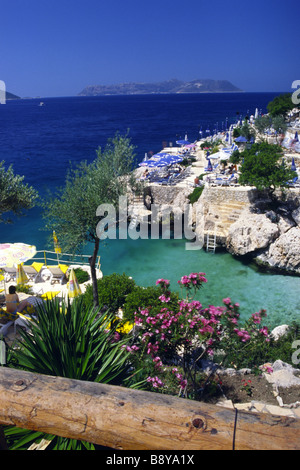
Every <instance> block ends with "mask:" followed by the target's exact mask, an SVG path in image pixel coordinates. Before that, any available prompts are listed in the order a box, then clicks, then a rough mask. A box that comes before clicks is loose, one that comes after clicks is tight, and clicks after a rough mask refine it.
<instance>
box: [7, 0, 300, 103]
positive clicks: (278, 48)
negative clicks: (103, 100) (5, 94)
mask: <svg viewBox="0 0 300 470" xmlns="http://www.w3.org/2000/svg"><path fill="white" fill-rule="evenodd" d="M299 17H300V2H299V0H251V1H245V0H239V1H238V0H232V1H231V0H228V1H221V0H213V1H212V0H205V1H204V0H185V1H182V0H181V1H179V0H147V1H146V0H105V1H104V0H59V1H58V0H10V1H7V0H0V80H3V81H4V82H5V84H6V89H7V91H10V92H11V93H15V94H17V95H19V96H21V97H37V96H41V97H55V96H74V95H77V94H78V93H79V92H80V91H81V90H82V89H83V88H85V87H86V86H88V85H110V84H118V83H127V82H139V83H140V82H147V83H153V82H159V81H164V80H170V79H172V78H177V79H180V80H184V81H190V80H195V79H204V78H210V79H215V80H229V81H230V82H232V83H233V84H234V85H235V86H237V87H239V88H241V89H242V90H244V91H247V92H255V91H262V92H263V91H270V92H277V91H278V92H283V91H293V90H292V89H291V87H292V83H293V81H294V80H297V79H298V80H300V67H299V42H300V28H299Z"/></svg>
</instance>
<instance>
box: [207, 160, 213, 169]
mask: <svg viewBox="0 0 300 470" xmlns="http://www.w3.org/2000/svg"><path fill="white" fill-rule="evenodd" d="M207 171H212V164H211V161H210V159H208V162H207Z"/></svg>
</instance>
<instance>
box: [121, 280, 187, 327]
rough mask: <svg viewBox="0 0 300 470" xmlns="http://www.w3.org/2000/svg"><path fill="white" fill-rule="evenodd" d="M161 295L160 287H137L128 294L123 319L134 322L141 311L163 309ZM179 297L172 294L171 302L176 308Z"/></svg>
mask: <svg viewBox="0 0 300 470" xmlns="http://www.w3.org/2000/svg"><path fill="white" fill-rule="evenodd" d="M160 294H161V289H160V287H153V286H150V287H140V286H136V287H135V288H134V289H133V291H132V292H131V293H130V294H128V296H127V297H126V300H125V303H124V309H123V318H124V320H125V321H129V322H131V323H133V322H134V317H135V313H136V312H138V311H139V309H145V308H148V307H150V306H151V308H154V309H161V307H162V306H163V304H162V302H161V300H160V299H159V296H160ZM177 301H178V295H177V294H174V293H172V294H171V299H170V302H171V304H172V305H173V306H174V307H176V304H177Z"/></svg>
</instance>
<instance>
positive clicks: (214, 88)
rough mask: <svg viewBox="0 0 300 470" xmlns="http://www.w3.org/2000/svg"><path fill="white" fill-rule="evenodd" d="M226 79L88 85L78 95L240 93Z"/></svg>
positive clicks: (239, 90)
mask: <svg viewBox="0 0 300 470" xmlns="http://www.w3.org/2000/svg"><path fill="white" fill-rule="evenodd" d="M241 92H243V90H241V89H239V88H237V87H236V86H235V85H233V84H232V83H231V82H229V81H228V80H212V79H196V80H192V81H190V82H185V81H182V80H177V79H171V80H166V81H162V82H156V83H135V82H129V83H119V84H116V85H89V86H87V87H85V88H84V89H83V90H82V91H81V92H80V93H78V96H100V95H143V94H174V93H175V94H182V93H241Z"/></svg>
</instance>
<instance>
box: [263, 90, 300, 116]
mask: <svg viewBox="0 0 300 470" xmlns="http://www.w3.org/2000/svg"><path fill="white" fill-rule="evenodd" d="M294 107H295V105H294V104H293V102H292V94H291V93H286V94H283V95H279V96H276V98H274V100H273V101H270V103H269V104H268V106H267V110H268V113H269V114H270V115H271V116H272V117H274V116H278V115H285V114H286V113H287V112H288V111H291V110H292V109H293V108H294Z"/></svg>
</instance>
